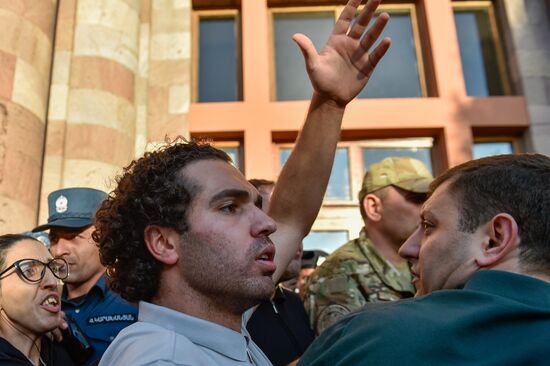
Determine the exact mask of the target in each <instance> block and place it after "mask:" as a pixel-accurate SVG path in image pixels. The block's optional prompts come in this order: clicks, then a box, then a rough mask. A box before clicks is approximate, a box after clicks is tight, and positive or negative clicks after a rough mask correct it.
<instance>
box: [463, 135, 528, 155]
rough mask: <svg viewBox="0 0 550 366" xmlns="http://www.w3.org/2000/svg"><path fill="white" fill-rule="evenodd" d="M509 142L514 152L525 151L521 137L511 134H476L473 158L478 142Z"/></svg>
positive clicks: (473, 144)
mask: <svg viewBox="0 0 550 366" xmlns="http://www.w3.org/2000/svg"><path fill="white" fill-rule="evenodd" d="M491 142H509V143H511V144H512V154H521V153H522V152H524V151H523V149H522V144H521V138H519V137H516V136H510V135H494V136H474V140H473V143H472V159H473V158H474V157H473V156H474V146H475V144H478V143H491Z"/></svg>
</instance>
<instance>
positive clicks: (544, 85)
mask: <svg viewBox="0 0 550 366" xmlns="http://www.w3.org/2000/svg"><path fill="white" fill-rule="evenodd" d="M504 4H505V9H506V16H507V19H508V24H509V25H510V30H511V33H512V34H511V35H512V39H513V40H514V46H515V51H516V52H515V54H516V63H517V65H518V67H519V78H520V80H521V84H522V87H523V94H524V95H525V98H526V99H527V106H528V110H529V115H530V127H529V131H528V133H527V134H528V136H527V140H528V146H527V148H528V150H531V151H536V152H540V153H542V154H546V155H550V144H549V143H548V140H549V139H550V61H549V60H550V42H548V39H549V38H550V9H548V7H549V6H550V3H549V2H548V1H544V0H529V1H526V0H525V1H517V0H504Z"/></svg>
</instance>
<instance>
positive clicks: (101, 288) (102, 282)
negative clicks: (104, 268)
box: [61, 275, 109, 304]
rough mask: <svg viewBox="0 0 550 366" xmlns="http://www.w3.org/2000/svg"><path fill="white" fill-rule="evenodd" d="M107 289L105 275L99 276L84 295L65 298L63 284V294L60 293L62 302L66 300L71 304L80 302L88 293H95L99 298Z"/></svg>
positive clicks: (65, 287) (65, 288)
mask: <svg viewBox="0 0 550 366" xmlns="http://www.w3.org/2000/svg"><path fill="white" fill-rule="evenodd" d="M107 291H109V289H108V287H107V278H106V277H105V275H103V276H101V277H100V278H99V280H97V282H96V283H95V285H94V286H93V287H92V288H91V289H90V291H88V293H87V294H86V295H83V296H80V297H77V298H74V299H67V286H63V294H62V295H61V299H62V300H63V301H64V302H68V303H71V304H80V303H81V302H82V301H83V300H84V299H86V297H88V295H89V294H92V293H95V294H97V295H98V296H99V297H100V298H101V299H103V298H104V297H105V294H106V293H107Z"/></svg>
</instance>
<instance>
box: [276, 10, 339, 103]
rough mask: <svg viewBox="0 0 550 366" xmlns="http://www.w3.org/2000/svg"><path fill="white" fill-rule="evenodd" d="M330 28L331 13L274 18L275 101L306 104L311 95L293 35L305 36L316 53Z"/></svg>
mask: <svg viewBox="0 0 550 366" xmlns="http://www.w3.org/2000/svg"><path fill="white" fill-rule="evenodd" d="M333 26H334V13H333V12H331V11H329V12H305V13H275V14H273V34H274V41H275V45H274V49H275V73H276V88H277V100H307V99H309V98H311V93H312V92H313V89H312V87H311V83H310V81H309V78H308V76H307V73H306V72H305V64H304V59H303V57H302V53H301V52H300V49H299V48H298V46H297V45H296V44H295V43H294V41H293V40H292V35H293V34H294V33H303V34H305V35H307V36H308V37H309V38H310V39H311V40H312V41H313V44H315V47H316V48H317V51H319V50H321V47H322V46H323V45H324V44H325V42H326V41H327V34H330V33H331V31H332V27H333Z"/></svg>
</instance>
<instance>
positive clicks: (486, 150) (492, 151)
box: [473, 141, 514, 159]
mask: <svg viewBox="0 0 550 366" xmlns="http://www.w3.org/2000/svg"><path fill="white" fill-rule="evenodd" d="M473 150H474V151H473V156H474V159H479V158H483V157H486V156H493V155H501V154H513V153H514V147H513V145H512V142H511V141H494V142H476V143H474V149H473Z"/></svg>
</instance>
